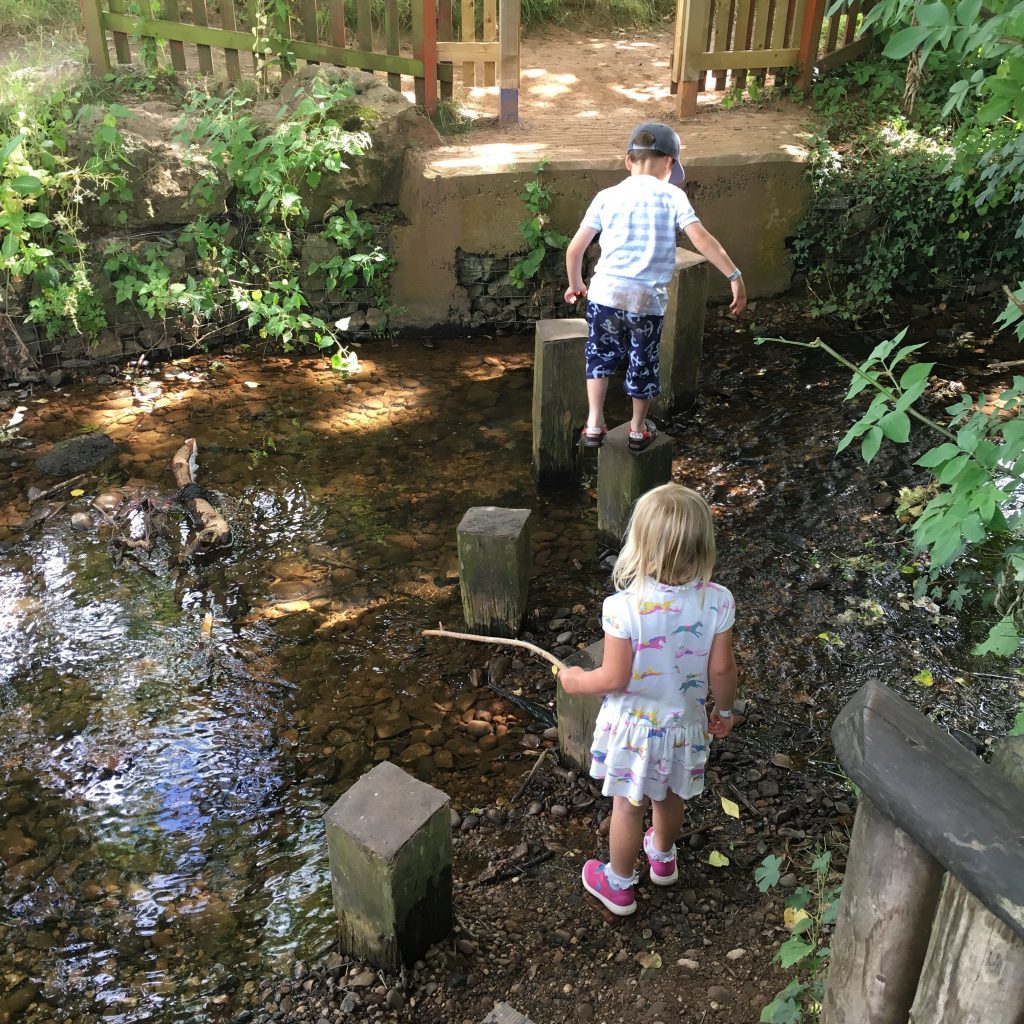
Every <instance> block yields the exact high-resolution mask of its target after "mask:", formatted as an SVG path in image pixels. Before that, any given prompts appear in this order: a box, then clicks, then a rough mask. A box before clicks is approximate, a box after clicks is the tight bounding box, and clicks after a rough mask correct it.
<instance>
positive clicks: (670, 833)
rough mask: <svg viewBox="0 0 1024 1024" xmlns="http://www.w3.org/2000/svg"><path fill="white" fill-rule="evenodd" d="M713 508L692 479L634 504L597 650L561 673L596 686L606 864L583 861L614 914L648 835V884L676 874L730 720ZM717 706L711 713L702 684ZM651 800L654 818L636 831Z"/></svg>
mask: <svg viewBox="0 0 1024 1024" xmlns="http://www.w3.org/2000/svg"><path fill="white" fill-rule="evenodd" d="M714 564H715V535H714V525H713V523H712V520H711V510H710V509H709V508H708V506H707V503H706V502H705V501H704V499H703V498H702V497H701V496H700V495H699V494H697V493H696V492H695V491H691V490H690V489H689V488H688V487H681V486H679V485H678V484H665V485H664V486H663V487H656V488H655V489H654V490H653V491H648V492H647V494H645V495H644V496H643V497H642V498H641V499H640V500H639V501H638V502H637V503H636V508H635V509H634V510H633V516H632V518H631V520H630V525H629V532H628V536H627V538H626V543H625V546H624V547H623V549H622V553H621V554H620V555H619V559H618V561H617V562H616V564H615V571H614V573H613V574H612V580H613V582H614V583H615V586H616V588H617V589H618V593H616V594H614V595H613V596H612V597H609V598H607V600H605V602H604V614H603V625H604V632H605V640H604V661H603V663H602V665H601V667H600V668H596V669H594V670H593V671H591V672H586V671H584V670H583V669H581V668H567V669H565V670H564V671H562V672H561V673H560V675H559V679H560V680H561V683H562V686H564V687H565V690H566V692H567V693H602V694H604V695H605V697H604V704H603V706H602V708H601V712H600V714H599V715H598V718H597V726H596V728H595V729H594V743H593V745H592V747H591V751H590V752H591V757H592V761H591V767H590V774H591V775H592V776H593V777H594V778H595V779H603V780H604V786H603V789H602V791H603V793H604V795H605V796H610V797H613V799H614V802H613V805H612V821H611V832H610V833H609V847H610V851H611V857H610V860H609V863H607V864H602V863H601V862H600V861H597V860H588V861H587V863H586V864H585V865H584V866H583V886H584V888H585V889H586V890H587V892H589V893H590V894H591V895H592V896H596V897H597V899H599V900H600V901H601V902H602V903H603V904H604V905H605V906H606V907H607V908H608V909H609V910H610V911H611V912H612V913H613V914H618V915H620V916H626V915H628V914H632V913H633V912H634V911H635V910H636V900H635V899H634V897H633V887H634V885H636V883H637V881H639V878H638V875H637V874H636V871H635V866H636V855H637V853H638V851H639V850H640V845H641V842H642V843H643V849H644V853H645V854H646V855H647V860H648V863H649V864H650V867H651V881H652V882H653V883H654V884H655V885H671V884H672V883H673V882H675V881H676V879H677V878H678V877H679V872H678V870H677V868H676V848H675V839H676V836H677V835H678V834H679V829H680V827H681V826H682V823H683V813H684V810H685V807H686V805H685V803H684V801H685V800H688V799H690V798H691V797H694V796H696V795H697V794H698V793H700V792H701V791H702V790H703V789H704V764H705V762H706V761H707V756H708V742H709V739H710V736H709V735H708V733H709V731H710V735H711V736H716V737H725V736H728V735H729V733H730V732H731V731H732V727H733V725H734V718H733V711H732V706H733V701H734V699H735V697H736V662H735V660H734V658H733V653H732V624H733V620H734V619H735V616H736V606H735V604H734V603H733V599H732V594H730V593H729V591H728V590H726V589H725V587H720V586H718V584H716V583H712V582H711V570H712V568H713V567H714ZM709 686H710V689H711V693H712V695H713V697H714V702H715V709H714V711H712V712H711V716H710V723H709V720H708V713H707V708H706V706H705V703H706V701H707V695H708V688H709ZM648 799H650V800H651V801H652V802H653V808H654V809H653V812H652V813H653V820H654V827H653V828H650V829H648V830H647V833H646V835H645V834H644V833H643V821H644V809H645V804H646V802H647V800H648Z"/></svg>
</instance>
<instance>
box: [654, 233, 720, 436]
mask: <svg viewBox="0 0 1024 1024" xmlns="http://www.w3.org/2000/svg"><path fill="white" fill-rule="evenodd" d="M707 302H708V261H707V260H706V259H704V257H703V256H700V255H698V254H697V253H695V252H690V250H689V249H676V269H675V273H674V274H673V275H672V283H671V285H669V290H668V308H667V309H666V310H665V324H664V327H663V328H662V332H661V394H659V395H658V396H657V397H656V398H655V399H654V400H653V401H652V402H651V413H652V414H653V415H654V416H655V417H659V416H668V415H670V414H671V413H673V412H674V411H675V410H677V409H680V408H685V407H686V406H688V405H690V404H692V402H693V400H694V398H695V397H696V395H697V378H698V377H699V375H700V356H701V349H702V347H703V344H704V313H705V311H706V309H707Z"/></svg>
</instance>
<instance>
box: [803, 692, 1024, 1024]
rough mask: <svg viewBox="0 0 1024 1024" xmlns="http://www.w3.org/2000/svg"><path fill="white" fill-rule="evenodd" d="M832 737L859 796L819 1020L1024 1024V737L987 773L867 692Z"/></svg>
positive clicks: (887, 698) (892, 703)
mask: <svg viewBox="0 0 1024 1024" xmlns="http://www.w3.org/2000/svg"><path fill="white" fill-rule="evenodd" d="M832 739H833V742H834V744H835V749H836V753H837V755H838V756H839V760H840V762H841V763H842V765H843V767H844V768H845V769H846V771H847V773H848V774H849V776H850V778H851V779H852V780H853V781H854V782H855V783H856V784H857V785H858V786H859V787H860V788H861V790H862V794H861V799H860V802H859V804H858V806H857V816H856V819H855V820H854V825H853V837H852V840H851V844H850V855H849V861H848V866H847V871H846V879H845V882H844V884H843V894H842V901H841V903H840V909H839V919H838V921H837V923H836V933H835V938H834V941H833V943H832V956H831V960H830V965H829V973H828V981H827V985H826V989H825V1000H824V1005H823V1008H822V1017H821V1020H822V1024H908V1022H909V1024H1022V1022H1024V737H1020V736H1014V737H1009V738H1007V739H1006V740H1003V741H1002V745H1001V746H1000V747H999V748H997V753H996V756H995V757H994V758H993V761H992V764H991V765H987V764H985V763H984V762H983V761H982V760H981V759H980V758H978V757H976V756H975V755H974V754H971V753H969V752H968V751H967V750H966V749H965V748H964V747H962V746H960V744H959V743H957V742H956V741H955V740H954V739H952V738H951V737H950V736H949V735H948V734H947V733H945V732H944V731H943V730H942V729H940V728H939V727H938V726H936V725H935V724H933V723H932V722H931V721H930V720H929V719H927V718H925V716H924V715H922V714H920V712H918V711H915V710H914V709H913V708H912V707H911V706H910V705H909V704H907V703H906V702H905V701H903V700H901V699H900V698H899V697H897V696H896V695H895V694H894V693H893V692H892V691H891V690H889V689H888V688H887V687H885V686H882V685H881V684H879V683H868V684H867V685H866V686H864V687H863V689H861V691H860V692H859V693H858V694H857V695H856V696H855V697H854V698H853V699H852V700H851V701H850V702H849V703H848V704H847V705H846V707H845V708H843V710H842V711H841V712H840V714H839V716H838V718H837V719H836V722H835V725H834V726H833V729H832Z"/></svg>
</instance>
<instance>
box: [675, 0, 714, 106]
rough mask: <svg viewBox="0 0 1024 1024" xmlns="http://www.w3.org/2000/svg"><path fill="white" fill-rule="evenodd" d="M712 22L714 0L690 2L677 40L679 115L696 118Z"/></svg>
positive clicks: (704, 75) (705, 74)
mask: <svg viewBox="0 0 1024 1024" xmlns="http://www.w3.org/2000/svg"><path fill="white" fill-rule="evenodd" d="M710 20H711V0H688V2H687V4H686V13H685V16H684V18H683V31H682V38H681V39H677V40H676V45H677V46H678V47H679V52H680V55H681V60H682V71H681V75H680V79H679V90H678V92H677V93H676V116H677V117H694V116H696V114H697V94H698V93H699V92H700V87H701V84H702V83H703V80H704V79H705V78H706V77H707V72H706V71H703V70H701V68H700V67H699V64H700V62H699V60H698V58H699V57H700V56H702V55H703V53H704V47H705V44H706V42H707V36H708V24H709V22H710Z"/></svg>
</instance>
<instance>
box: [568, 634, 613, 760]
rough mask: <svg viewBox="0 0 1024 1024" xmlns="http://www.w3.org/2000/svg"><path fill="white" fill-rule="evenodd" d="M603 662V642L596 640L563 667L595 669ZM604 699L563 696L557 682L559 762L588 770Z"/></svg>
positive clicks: (570, 658) (591, 695)
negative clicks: (574, 666) (595, 727)
mask: <svg viewBox="0 0 1024 1024" xmlns="http://www.w3.org/2000/svg"><path fill="white" fill-rule="evenodd" d="M603 660H604V640H598V641H597V643H596V644H591V645H590V646H589V647H587V648H586V649H585V650H582V651H580V652H579V653H577V654H573V655H571V656H570V657H568V658H566V659H565V663H566V665H579V667H580V668H583V669H586V670H587V671H588V672H589V671H590V670H591V669H595V668H597V667H598V666H599V665H600V664H601V662H602V661H603ZM603 701H604V697H602V696H601V695H600V694H597V693H572V694H570V693H566V692H565V690H563V689H562V684H561V683H558V692H557V696H556V705H557V714H558V750H559V752H560V754H561V760H562V763H563V764H565V765H568V766H569V767H570V768H576V769H578V770H579V771H581V772H587V771H589V770H590V745H591V743H593V741H594V726H595V725H596V724H597V713H598V712H599V711H600V710H601V704H602V703H603Z"/></svg>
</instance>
